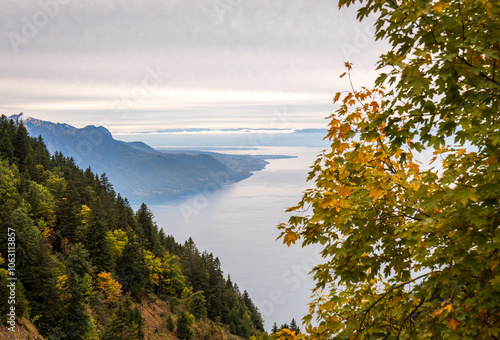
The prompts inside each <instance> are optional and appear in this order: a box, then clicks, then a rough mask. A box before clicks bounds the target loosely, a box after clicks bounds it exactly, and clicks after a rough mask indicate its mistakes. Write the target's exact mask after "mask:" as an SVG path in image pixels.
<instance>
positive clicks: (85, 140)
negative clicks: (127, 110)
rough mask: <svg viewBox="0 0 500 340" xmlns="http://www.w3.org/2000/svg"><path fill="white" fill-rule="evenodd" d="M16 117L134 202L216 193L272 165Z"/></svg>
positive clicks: (32, 132) (96, 129)
mask: <svg viewBox="0 0 500 340" xmlns="http://www.w3.org/2000/svg"><path fill="white" fill-rule="evenodd" d="M10 118H12V119H14V120H21V121H22V122H23V123H24V125H25V126H26V128H27V130H28V132H29V134H30V135H31V136H35V137H38V136H42V138H43V140H44V142H45V144H46V145H47V148H48V149H49V151H50V152H51V153H54V152H56V151H60V152H62V153H63V154H64V155H66V156H69V157H73V159H74V160H75V162H76V164H77V165H78V166H79V167H81V168H83V169H86V168H87V167H90V168H91V169H92V171H93V172H95V173H99V174H102V173H105V174H106V176H107V177H108V178H109V180H110V182H111V183H113V184H114V188H115V190H116V191H117V192H119V193H121V194H122V195H123V196H126V197H128V198H129V200H130V201H131V202H132V203H134V202H135V203H138V202H140V201H142V200H147V201H148V202H151V201H155V200H164V199H168V198H172V197H175V196H182V195H186V194H189V193H193V192H196V191H197V190H214V185H215V186H222V185H226V184H229V183H233V182H236V181H240V180H243V179H245V178H248V177H250V176H251V175H252V172H254V171H259V170H262V169H264V167H265V166H266V164H267V163H268V162H266V161H265V160H264V159H262V158H261V157H260V158H259V157H253V156H250V155H227V154H219V153H208V152H200V151H183V152H169V151H165V152H160V151H157V150H155V149H153V148H152V147H150V146H149V145H147V144H145V143H142V142H122V141H119V140H115V139H114V138H113V136H112V135H111V133H110V132H109V131H108V130H107V129H106V128H104V127H102V126H99V127H96V126H93V125H89V126H86V127H84V128H75V127H73V126H71V125H68V124H61V123H52V122H48V121H42V120H39V119H34V118H28V117H24V116H23V115H22V113H21V114H19V115H13V116H11V117H10Z"/></svg>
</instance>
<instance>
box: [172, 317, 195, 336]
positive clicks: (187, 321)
mask: <svg viewBox="0 0 500 340" xmlns="http://www.w3.org/2000/svg"><path fill="white" fill-rule="evenodd" d="M192 323H193V320H192V318H191V317H190V316H189V315H188V313H186V312H181V315H180V316H179V319H178V320H177V331H176V335H177V337H178V338H179V339H180V340H190V339H193V337H194V333H193V330H192V329H191V325H192Z"/></svg>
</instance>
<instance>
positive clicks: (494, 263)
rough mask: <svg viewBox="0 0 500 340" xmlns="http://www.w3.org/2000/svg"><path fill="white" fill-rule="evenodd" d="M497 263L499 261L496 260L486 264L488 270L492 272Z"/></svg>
mask: <svg viewBox="0 0 500 340" xmlns="http://www.w3.org/2000/svg"><path fill="white" fill-rule="evenodd" d="M499 262H500V261H498V260H491V261H490V262H488V265H489V266H490V269H491V270H493V269H495V268H496V267H497V266H498V263H499Z"/></svg>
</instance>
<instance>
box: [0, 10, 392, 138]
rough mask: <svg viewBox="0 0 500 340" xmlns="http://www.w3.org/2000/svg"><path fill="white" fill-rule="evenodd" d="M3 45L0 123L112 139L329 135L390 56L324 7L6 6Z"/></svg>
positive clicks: (348, 18) (0, 22)
mask: <svg viewBox="0 0 500 340" xmlns="http://www.w3.org/2000/svg"><path fill="white" fill-rule="evenodd" d="M0 35H1V38H0V60H1V62H0V94H1V97H0V99H1V100H0V113H4V114H7V115H9V114H17V113H19V112H24V114H25V115H27V116H32V117H35V118H39V119H44V120H50V121H55V122H65V123H69V124H71V125H74V126H77V127H83V126H86V125H89V124H93V125H103V126H105V127H107V128H109V129H110V130H111V132H113V133H130V132H142V131H155V130H159V129H171V128H181V129H183V128H200V127H203V128H213V129H219V128H269V127H271V125H272V121H274V120H275V118H276V116H277V115H278V114H279V115H281V116H283V115H285V116H286V124H285V125H286V126H282V127H283V128H292V129H298V128H325V127H326V121H325V120H324V118H325V117H327V116H328V115H330V114H331V113H332V112H333V111H334V110H335V107H334V106H333V104H332V98H333V97H334V95H335V92H337V91H342V90H348V89H349V84H348V82H347V80H346V79H345V78H343V79H340V78H339V77H338V75H339V74H341V73H343V72H344V62H345V61H350V62H352V63H353V64H354V72H353V80H354V83H355V85H356V86H359V87H361V86H371V85H372V83H373V80H374V79H375V77H376V70H375V64H376V61H377V57H378V56H379V54H380V49H381V48H383V43H381V42H375V39H374V38H373V26H372V22H370V21H367V22H362V23H359V22H358V21H357V20H356V15H355V10H354V9H352V8H349V9H342V10H341V11H339V9H338V7H337V2H336V1H324V0H286V1H285V0H275V1H264V0H141V1H132V0H106V1H103V0H87V1H77V0H37V1H35V0H23V1H16V0H3V1H2V2H1V3H0Z"/></svg>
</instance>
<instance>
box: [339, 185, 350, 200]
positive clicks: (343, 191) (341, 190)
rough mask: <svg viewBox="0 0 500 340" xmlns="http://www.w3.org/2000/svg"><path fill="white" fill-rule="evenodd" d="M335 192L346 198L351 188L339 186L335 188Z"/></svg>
mask: <svg viewBox="0 0 500 340" xmlns="http://www.w3.org/2000/svg"><path fill="white" fill-rule="evenodd" d="M337 193H338V194H339V195H340V196H342V197H343V198H346V197H347V196H349V195H350V194H351V188H350V187H340V188H338V189H337Z"/></svg>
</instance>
